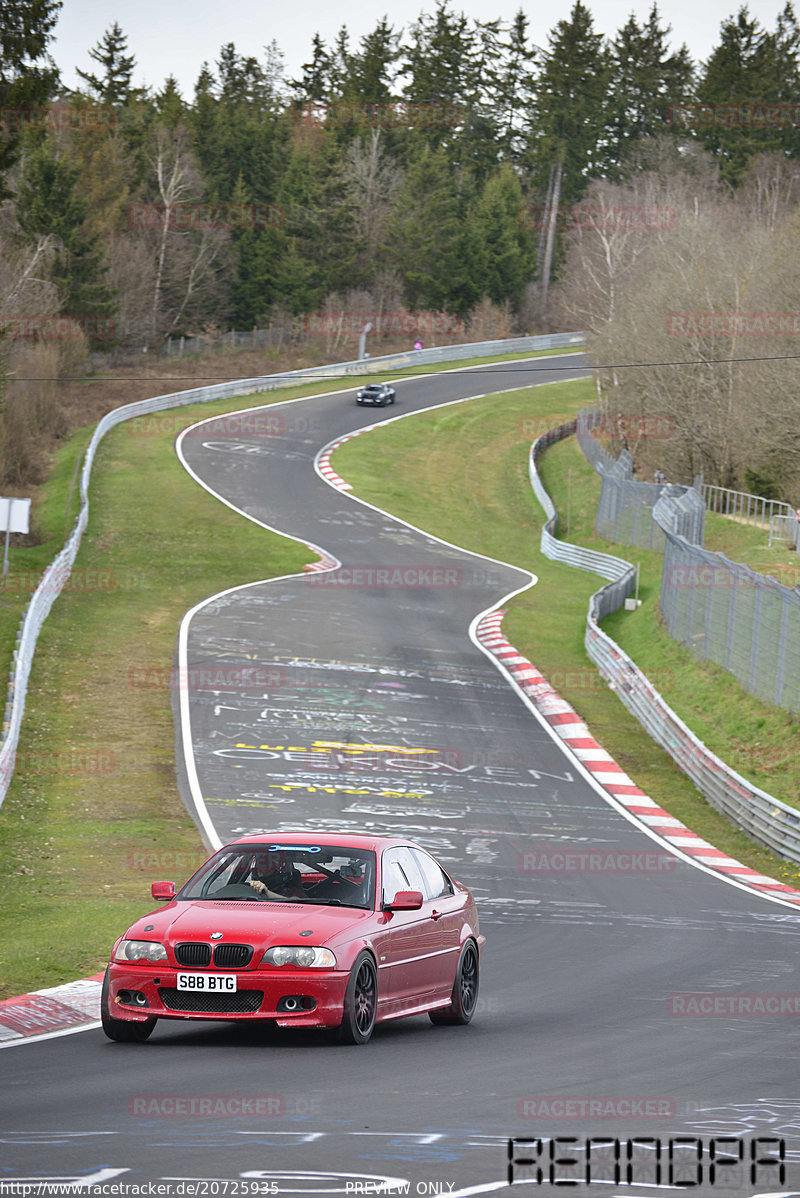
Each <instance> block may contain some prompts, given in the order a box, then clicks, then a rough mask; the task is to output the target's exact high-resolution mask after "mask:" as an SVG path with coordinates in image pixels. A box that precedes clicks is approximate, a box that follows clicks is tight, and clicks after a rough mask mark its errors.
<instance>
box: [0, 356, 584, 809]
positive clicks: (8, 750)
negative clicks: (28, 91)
mask: <svg viewBox="0 0 800 1198" xmlns="http://www.w3.org/2000/svg"><path fill="white" fill-rule="evenodd" d="M583 340H584V338H583V334H582V333H553V334H548V335H546V336H542V337H515V338H513V339H511V340H508V341H480V342H476V343H475V344H473V345H452V346H439V347H438V348H434V349H423V350H412V351H410V352H408V353H403V354H389V355H387V356H385V357H382V358H365V359H362V360H360V361H356V362H337V363H333V364H331V365H327V366H315V367H312V368H311V369H308V370H289V371H285V372H284V373H282V374H272V375H265V376H263V377H261V378H252V379H237V380H235V381H234V382H232V383H221V384H218V385H216V386H213V387H196V388H194V389H193V390H190V391H178V392H173V393H172V394H169V395H158V396H155V397H154V398H153V399H145V400H140V401H139V402H138V403H132V404H125V405H124V406H123V407H120V408H116V409H115V410H114V411H113V412H109V413H108V415H106V416H104V417H103V419H102V420H101V421H100V422H99V424H98V425H97V428H96V429H95V431H94V435H93V436H92V439H91V442H90V443H89V447H88V449H87V450H86V456H85V458H84V462H83V470H82V472H81V509H80V514H79V515H78V517H77V519H76V521H75V526H74V528H73V530H72V533H71V534H70V537H69V539H68V540H67V543H66V545H65V546H64V548H63V549H62V550H61V552H60V553H59V554H58V555H57V556H56V557H55V558H54V559H53V561H52V562H51V563H50V565H49V566H48V567H47V569H46V570H45V572H44V575H43V576H42V580H41V582H40V583H39V585H38V587H37V588H36V590H35V591H34V594H33V596H32V598H31V601H30V603H29V604H28V608H27V610H26V612H25V615H24V618H23V621H22V627H21V631H20V636H19V642H18V645H17V648H16V649H15V651H14V663H13V666H12V670H11V680H10V683H9V688H8V704H7V707H6V717H5V720H4V725H3V741H2V745H0V804H2V802H3V800H4V799H5V797H6V794H7V792H8V787H9V785H10V783H11V778H12V776H13V773H14V762H15V758H16V752H17V744H18V741H19V733H20V728H21V726H22V716H23V712H24V710H25V696H26V694H27V689H28V679H29V676H30V671H31V665H32V663H33V654H34V650H35V648H36V641H37V639H38V636H39V631H40V629H41V627H42V624H43V623H44V621H45V620H46V618H47V615H48V613H49V611H50V608H51V607H52V606H53V603H54V601H55V599H56V598H57V597H58V595H59V594H60V593H61V590H62V589H63V587H64V585H65V583H66V581H67V579H68V578H69V575H70V572H71V570H72V566H73V564H74V562H75V558H76V556H77V554H78V549H79V548H80V543H81V538H82V536H83V532H84V529H85V528H86V524H87V522H88V519H89V481H90V478H91V473H92V465H93V463H94V457H95V453H96V452H97V447H98V445H99V444H100V442H101V441H102V439H103V437H104V436H105V435H106V433H107V432H109V430H110V429H112V428H115V427H116V425H118V424H122V423H123V422H124V421H126V420H133V419H134V418H135V417H136V416H147V415H149V414H151V413H153V412H163V411H165V410H166V409H168V408H179V407H185V406H186V405H187V404H194V403H209V402H211V401H213V400H217V399H233V398H235V397H237V396H239V395H252V394H254V393H257V392H262V391H274V390H276V389H277V388H279V387H290V386H296V385H298V384H300V383H304V382H314V381H315V380H317V379H330V378H340V377H341V376H343V375H344V376H349V375H361V374H368V373H374V372H376V371H380V372H388V371H392V370H398V369H401V368H402V367H405V366H425V365H432V364H434V363H437V362H448V361H457V360H460V359H465V358H479V357H492V356H494V355H496V354H505V353H535V352H536V351H537V350H547V349H568V348H571V347H574V346H578V345H582V344H583Z"/></svg>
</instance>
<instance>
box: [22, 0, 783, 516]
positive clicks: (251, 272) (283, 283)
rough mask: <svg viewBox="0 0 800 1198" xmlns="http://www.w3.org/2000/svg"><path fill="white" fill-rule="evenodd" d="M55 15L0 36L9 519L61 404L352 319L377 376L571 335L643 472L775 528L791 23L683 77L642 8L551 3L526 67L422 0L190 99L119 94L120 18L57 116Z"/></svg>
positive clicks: (286, 350) (343, 330)
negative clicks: (121, 381) (690, 485)
mask: <svg viewBox="0 0 800 1198" xmlns="http://www.w3.org/2000/svg"><path fill="white" fill-rule="evenodd" d="M59 7H60V3H59V2H58V0H10V3H8V4H7V5H5V6H4V8H3V11H2V15H0V41H1V46H0V49H1V50H2V55H1V57H0V389H1V390H0V483H2V485H3V487H4V489H5V493H6V494H8V493H23V492H24V491H25V488H28V489H30V487H31V486H35V485H36V483H37V482H38V481H40V479H41V477H42V476H43V472H44V471H45V470H46V468H47V463H48V461H49V454H50V452H51V450H52V448H53V445H54V443H55V441H57V440H58V439H59V438H61V437H63V436H65V435H66V434H67V433H68V432H69V431H70V429H71V428H72V427H75V426H76V424H78V423H80V421H81V420H83V422H84V423H86V422H87V420H88V419H89V416H88V415H87V406H86V405H85V404H82V403H81V402H80V401H77V402H76V398H75V397H76V393H77V394H78V395H83V393H84V392H86V391H87V388H86V387H85V386H84V387H83V388H82V389H81V390H80V391H78V392H76V383H75V380H76V379H82V378H92V379H94V380H97V379H98V378H100V377H113V372H114V369H115V368H117V367H118V366H119V365H120V363H121V364H123V365H124V366H127V369H128V372H129V373H130V372H131V370H132V364H137V369H138V368H140V366H141V363H142V360H143V357H142V355H147V361H148V363H152V361H153V359H154V358H156V359H157V357H158V355H159V354H160V353H161V352H162V351H163V347H164V345H165V343H166V342H167V341H168V340H169V339H179V338H181V337H183V336H187V337H189V336H198V335H202V336H204V337H206V338H207V340H208V341H209V344H213V343H215V342H218V340H219V338H220V335H221V334H222V333H224V332H225V331H226V330H229V329H240V330H247V329H254V328H262V329H270V330H272V332H271V334H270V338H271V340H270V347H269V348H267V349H265V350H264V352H263V353H262V354H261V356H260V362H259V366H260V372H261V373H265V372H267V371H269V370H271V369H275V368H277V367H276V365H275V363H276V362H277V361H278V360H279V359H280V356H281V355H282V354H283V355H286V354H289V355H290V357H292V358H293V359H294V360H299V359H302V357H303V355H304V354H305V355H309V354H310V355H311V357H312V358H314V359H315V360H317V361H321V360H326V359H327V360H334V361H335V360H342V359H344V358H348V357H354V356H355V347H356V345H357V343H358V334H359V333H360V331H361V330H362V329H363V327H364V325H365V324H366V323H370V324H371V325H372V326H373V328H372V330H371V333H370V350H371V352H373V353H375V352H385V350H386V348H395V347H397V346H398V345H403V346H405V347H408V346H410V345H411V344H412V343H413V342H414V341H415V340H416V339H417V337H420V338H421V339H422V340H423V341H424V342H425V343H426V344H430V343H431V342H432V341H433V342H437V343H439V344H442V343H448V342H453V341H458V340H462V341H467V340H480V339H484V338H487V337H502V336H508V335H512V334H514V333H536V332H544V331H548V330H552V329H566V328H570V329H580V330H583V331H585V332H586V333H587V335H588V338H589V348H590V350H591V352H592V354H593V360H594V362H595V364H596V366H597V367H598V370H597V382H598V399H599V401H600V402H601V403H602V404H603V405H604V407H605V409H606V411H607V413H608V415H609V420H608V421H607V423H606V428H607V430H608V433H609V436H610V438H611V440H612V442H613V443H614V445H615V446H619V445H625V446H626V447H628V448H629V449H630V450H631V452H632V453H634V456H635V458H636V460H637V464H638V465H639V467H640V469H641V470H642V471H643V472H645V473H647V472H650V471H651V470H652V469H653V468H654V467H656V466H657V467H658V468H660V469H663V470H664V471H665V472H666V473H667V475H668V477H669V478H670V479H674V480H676V481H684V482H691V481H692V479H693V478H694V477H695V476H696V475H697V474H699V473H702V474H703V477H704V478H705V480H706V481H707V482H712V483H719V484H722V485H725V486H732V487H741V488H746V489H749V490H754V491H757V492H758V493H761V494H767V495H770V496H773V497H780V498H784V499H788V500H790V501H792V502H795V503H797V501H798V498H800V419H798V416H799V414H800V404H798V400H797V398H796V394H795V393H794V387H795V386H796V385H797V370H798V361H799V360H800V357H799V356H798V354H797V352H796V350H797V345H798V340H797V338H798V334H800V270H798V266H797V263H798V261H799V260H800V253H799V252H798V251H800V220H799V219H798V216H799V215H800V211H799V208H798V204H799V202H800V58H799V56H800V28H798V24H797V21H796V18H795V14H794V12H793V9H792V6H791V4H786V6H785V7H784V8H783V9H782V10H781V11H780V12H779V13H777V15H776V19H775V24H774V27H773V28H771V29H769V28H766V27H763V26H762V25H761V24H760V23H759V21H758V20H756V19H755V18H752V17H751V16H750V15H749V12H748V9H747V8H746V7H745V8H741V9H740V10H739V11H738V13H736V14H734V15H732V16H731V17H730V19H729V20H727V21H725V22H724V23H723V24H722V26H721V29H720V36H719V43H718V45H717V46H716V47H715V48H714V49H713V50H712V53H711V54H710V56H709V58H708V60H707V61H706V62H704V63H696V62H694V61H692V59H691V57H690V55H689V53H688V51H687V49H686V47H685V45H682V46H680V47H679V48H678V49H674V48H672V45H671V40H670V39H671V33H672V31H671V30H670V28H669V26H667V25H666V24H665V22H664V21H663V19H662V17H661V15H660V13H659V10H658V8H657V7H656V6H655V5H653V7H652V9H651V10H650V12H649V15H648V16H647V18H646V19H645V20H643V21H642V22H640V21H638V20H637V18H636V17H635V16H631V17H630V19H629V20H628V22H627V23H626V25H625V26H624V27H623V28H622V29H620V30H619V31H618V32H617V33H616V34H614V35H613V36H610V37H609V36H606V35H604V34H602V33H600V32H598V31H596V30H595V28H594V22H593V18H592V15H591V12H590V10H589V8H587V7H586V6H584V5H583V4H582V3H581V2H580V0H576V3H575V4H574V5H573V7H572V10H571V12H570V14H569V16H568V17H567V18H566V19H563V20H559V21H557V22H556V24H555V25H554V27H553V29H552V31H551V33H550V35H549V38H548V46H547V47H546V48H543V47H539V46H536V45H534V44H533V43H532V42H531V41H530V39H529V36H528V21H527V18H526V16H525V14H524V12H523V11H522V10H520V12H519V13H518V14H517V16H516V18H515V20H514V21H513V22H512V23H511V24H510V25H508V26H507V25H504V24H503V23H502V22H500V21H498V20H494V21H486V22H481V21H474V20H470V19H468V18H466V17H465V16H464V15H463V14H460V13H459V12H458V11H457V10H456V9H453V8H451V7H450V6H449V5H448V3H446V2H441V3H439V4H438V6H437V7H436V9H435V11H434V12H433V13H432V14H426V13H422V14H421V15H420V16H419V17H418V19H417V20H416V21H414V22H412V24H411V25H410V26H409V28H408V30H407V31H405V32H404V33H401V32H398V31H396V30H394V29H393V28H392V27H391V26H389V25H388V23H387V21H386V20H385V19H384V20H381V21H379V22H378V23H377V24H376V26H375V29H374V30H373V31H372V32H371V33H369V34H368V35H366V36H365V37H363V38H362V39H361V41H360V43H359V44H358V45H357V46H351V45H350V38H349V36H348V33H347V29H346V28H342V30H341V32H340V34H339V35H338V37H337V39H336V41H335V44H334V45H332V46H328V45H326V44H324V43H323V41H322V40H321V39H320V38H319V37H318V36H315V37H313V39H312V41H311V45H310V50H309V61H308V63H307V64H305V66H304V67H303V69H302V75H301V77H300V78H299V79H287V78H286V76H285V72H284V70H283V66H282V57H281V53H280V49H279V47H278V46H277V45H275V44H274V43H273V44H272V45H271V46H269V47H266V48H264V50H263V52H262V53H261V54H260V55H258V56H251V55H248V54H242V53H240V52H239V51H238V50H237V49H236V47H235V46H234V45H232V44H225V45H223V46H222V47H221V49H220V53H219V58H218V60H217V61H216V63H215V64H213V66H209V65H204V66H203V68H202V69H201V71H200V74H199V77H198V80H197V83H196V86H195V90H194V95H193V96H192V97H184V96H182V95H181V94H180V93H179V90H178V87H177V85H176V82H175V80H174V79H173V78H168V79H167V80H165V82H164V85H163V87H162V88H161V89H160V90H144V89H140V88H136V87H134V86H133V83H132V79H133V76H134V70H135V66H136V64H135V61H134V58H133V56H132V55H130V54H128V51H127V40H126V37H125V33H124V31H123V30H122V29H121V28H120V27H119V25H117V24H114V25H112V26H111V27H110V28H109V29H107V30H106V31H105V32H104V33H103V34H102V36H101V37H100V39H99V41H98V42H97V43H96V44H95V46H94V47H93V48H91V49H88V48H87V67H86V69H85V70H81V71H79V75H80V78H81V81H82V87H81V89H80V90H79V91H70V90H66V89H65V88H64V87H63V86H62V84H61V82H60V78H59V71H58V67H57V65H56V64H55V63H54V62H53V60H52V59H51V57H50V55H49V51H48V46H49V43H50V41H51V38H52V31H53V27H54V24H55V21H56V17H57V14H58V10H59ZM679 33H680V31H678V34H679ZM228 368H229V369H230V363H228ZM249 372H250V373H252V370H250V371H249ZM185 373H186V371H185ZM245 373H248V372H247V371H246V372H245ZM231 377H236V374H235V372H234V374H233V375H232V376H231ZM170 389H176V388H174V387H171V388H170ZM95 394H97V392H95ZM116 394H117V396H118V399H117V401H116V402H126V400H127V398H129V396H124V397H123V393H122V390H121V389H118V391H117V393H116ZM109 404H110V406H113V401H109ZM665 429H666V430H668V431H669V435H668V436H665V435H664V430H665ZM653 430H659V432H658V433H657V435H654V434H653Z"/></svg>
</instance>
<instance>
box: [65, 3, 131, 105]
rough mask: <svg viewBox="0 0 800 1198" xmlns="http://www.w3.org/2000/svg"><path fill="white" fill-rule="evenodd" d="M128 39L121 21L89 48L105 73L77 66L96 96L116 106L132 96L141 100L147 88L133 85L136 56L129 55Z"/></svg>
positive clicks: (94, 97) (105, 102) (91, 92)
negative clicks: (94, 72)
mask: <svg viewBox="0 0 800 1198" xmlns="http://www.w3.org/2000/svg"><path fill="white" fill-rule="evenodd" d="M127 48H128V39H127V37H126V35H125V34H124V33H123V32H122V29H121V28H120V25H119V23H118V22H117V21H115V22H114V24H113V25H112V26H111V27H110V28H109V29H107V30H106V32H105V33H104V34H103V36H102V38H101V39H100V41H99V42H98V43H97V45H96V46H95V47H94V48H93V49H92V50H90V51H89V57H90V58H93V59H94V61H95V62H96V63H98V64H99V65H100V66H101V67H102V68H103V71H102V74H97V75H94V74H92V73H91V71H82V70H81V69H80V68H77V70H76V74H78V75H79V76H80V78H81V79H83V81H84V82H85V83H86V85H87V87H88V90H89V93H90V95H91V96H92V98H93V99H95V100H96V101H97V102H98V103H100V104H109V105H111V106H113V107H117V106H118V105H121V104H125V103H126V102H127V101H128V100H130V99H136V98H139V99H141V98H142V97H143V96H144V89H143V88H134V87H133V83H132V80H133V71H134V67H135V66H136V59H135V58H134V56H133V55H132V54H126V53H125V51H126V50H127Z"/></svg>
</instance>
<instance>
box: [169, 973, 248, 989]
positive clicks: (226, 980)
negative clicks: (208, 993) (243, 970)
mask: <svg viewBox="0 0 800 1198" xmlns="http://www.w3.org/2000/svg"><path fill="white" fill-rule="evenodd" d="M178 989H179V990H213V991H219V990H224V991H226V992H228V991H231V990H235V989H236V977H235V975H233V974H224V975H223V974H214V973H179V974H178Z"/></svg>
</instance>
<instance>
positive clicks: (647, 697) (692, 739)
mask: <svg viewBox="0 0 800 1198" xmlns="http://www.w3.org/2000/svg"><path fill="white" fill-rule="evenodd" d="M575 429H576V422H574V421H573V422H571V423H569V424H563V425H560V426H559V427H558V428H556V429H551V430H550V431H549V432H548V433H546V434H545V435H544V436H543V437H540V438H539V439H538V440H537V441H536V442H535V443H534V445H533V446H532V448H531V453H530V466H529V472H530V476H531V484H532V486H533V490H534V492H535V494H536V497H537V499H538V500H539V502H540V503H541V505H542V507H543V509H544V512H545V515H546V516H547V521H546V524H545V527H544V528H543V530H542V540H541V548H542V553H543V554H544V555H545V557H548V558H551V559H552V560H555V561H562V562H566V563H567V564H568V565H571V566H576V567H577V568H579V569H582V570H591V571H593V572H595V573H598V574H600V575H601V577H603V578H615V579H616V581H615V582H612V583H611V585H610V586H606V587H603V588H602V589H601V590H600V591H598V592H596V593H595V594H594V595H592V598H591V599H590V601H589V611H588V614H587V618H586V634H585V645H586V652H587V653H588V654H589V657H590V658H591V659H592V661H593V662H594V663H595V665H596V666H597V668H598V670H599V671H600V674H601V675H602V677H603V678H605V680H606V682H608V684H609V686H610V687H611V688H612V689H613V690H614V691H615V692H616V694H617V697H618V698H619V699H620V701H621V702H622V703H623V704H624V705H625V707H627V709H628V711H630V712H631V714H632V715H634V716H635V717H636V719H637V720H638V721H639V723H640V724H641V725H642V727H643V728H645V729H646V731H647V732H648V733H649V734H650V736H652V737H653V739H654V740H655V741H657V743H658V744H660V745H661V747H662V748H664V749H666V751H667V752H668V753H669V755H670V757H672V759H673V761H674V762H675V763H676V765H678V766H679V768H680V769H681V770H683V772H684V773H685V774H687V775H688V777H690V778H691V780H692V781H693V782H694V784H695V786H696V787H697V789H698V790H699V791H700V793H701V794H702V795H703V796H704V798H705V799H707V800H708V802H709V803H710V804H711V806H712V807H714V808H716V810H717V811H721V812H722V813H723V814H724V815H726V816H727V817H728V818H729V819H730V820H731V821H732V823H734V824H736V825H737V827H739V828H741V829H742V830H743V831H745V832H746V833H747V834H748V835H749V836H751V837H752V838H753V839H754V840H756V841H757V842H758V843H759V844H763V845H765V846H766V847H767V848H769V849H771V850H772V851H773V852H776V853H778V854H779V855H780V856H782V857H786V858H788V859H789V860H790V861H794V862H798V863H800V810H797V809H796V808H794V807H790V806H789V805H788V804H786V803H783V802H781V800H780V799H776V798H774V797H773V796H772V795H770V794H767V792H766V791H763V790H759V788H758V787H755V786H753V785H752V784H751V783H750V782H748V781H747V779H746V778H743V777H742V776H741V775H740V774H738V773H736V771H735V770H733V769H731V768H730V766H728V765H726V764H725V762H724V761H722V760H721V759H720V758H719V757H717V756H716V755H715V754H714V753H712V752H711V751H710V750H709V749H707V748H706V746H705V745H704V744H703V743H702V741H700V740H699V739H698V738H697V737H696V736H695V734H694V733H693V732H692V731H691V729H690V728H688V727H687V726H686V724H685V723H684V722H683V720H681V719H680V717H679V716H677V715H676V714H675V712H674V711H673V710H672V708H671V707H670V706H669V705H668V704H667V703H666V701H665V700H664V699H663V698H662V696H661V695H660V694H659V693H658V691H657V690H656V689H655V687H654V686H653V685H652V683H651V682H650V680H649V679H648V678H647V676H646V675H645V674H643V673H642V671H641V670H640V669H639V667H638V666H637V665H636V663H635V662H634V661H633V660H632V659H631V658H630V657H628V655H627V654H626V653H625V652H624V651H623V650H622V649H621V648H620V646H619V645H618V644H617V643H616V642H615V641H613V640H612V639H611V637H610V636H608V635H607V634H606V633H605V632H603V630H602V629H601V628H600V627H599V625H598V621H599V620H600V619H602V617H603V616H604V615H607V614H608V613H609V612H611V611H614V610H616V609H617V608H619V607H621V606H622V603H623V602H624V599H625V597H626V596H627V595H629V594H630V592H631V589H632V579H633V573H634V568H633V566H632V565H631V564H630V563H629V562H624V561H623V560H622V559H621V558H616V557H612V556H611V555H608V554H602V553H596V552H594V551H589V550H586V549H581V548H580V547H579V546H577V545H568V544H566V543H565V542H564V541H556V540H555V536H554V534H555V527H556V525H555V518H556V512H555V508H554V507H553V504H552V501H551V500H550V497H549V495H548V494H547V492H546V491H545V489H544V487H543V486H542V482H541V479H540V478H539V475H538V471H537V469H536V460H537V458H538V457H539V455H540V454H541V453H542V452H543V451H544V449H546V448H547V446H548V445H552V444H554V443H555V442H556V441H560V440H563V439H564V438H565V437H568V436H571V435H572V434H573V433H574V432H575ZM603 558H605V562H602V561H600V562H598V561H597V560H596V559H603ZM598 565H599V566H600V567H601V568H600V569H598V568H597V566H598ZM622 567H625V568H627V572H626V569H622ZM614 588H617V589H616V591H615V589H614Z"/></svg>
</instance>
